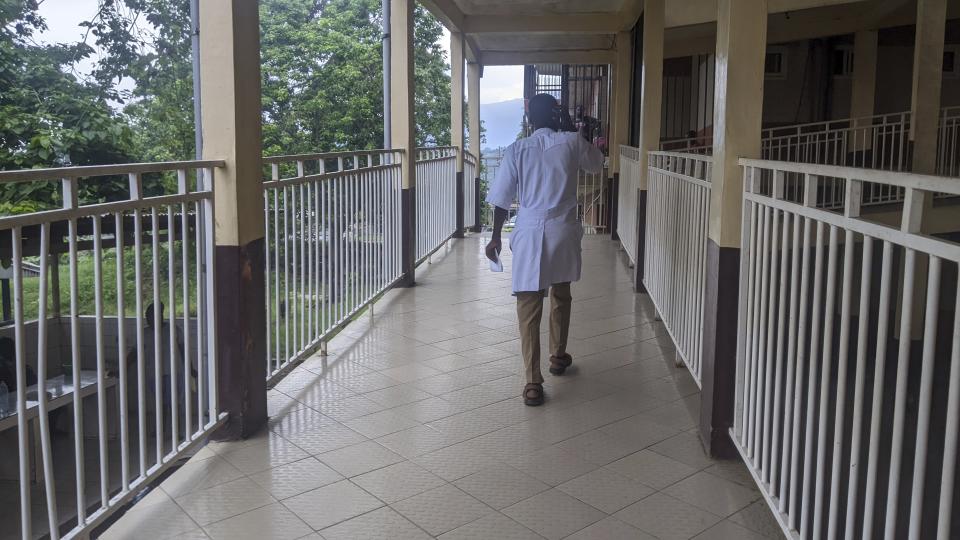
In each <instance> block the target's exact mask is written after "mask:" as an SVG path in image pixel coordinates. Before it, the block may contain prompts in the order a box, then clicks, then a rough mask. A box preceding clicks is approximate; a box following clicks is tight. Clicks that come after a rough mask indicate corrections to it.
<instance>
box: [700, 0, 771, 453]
mask: <svg viewBox="0 0 960 540" xmlns="http://www.w3.org/2000/svg"><path fill="white" fill-rule="evenodd" d="M766 45H767V2H766V0H758V1H755V2H743V1H741V0H719V2H718V4H717V49H716V51H717V52H716V89H715V93H714V95H715V103H714V116H713V128H714V129H713V134H714V137H713V175H712V179H711V184H712V188H711V192H710V226H709V234H708V239H707V280H706V292H705V299H704V300H705V302H704V315H703V365H702V372H701V383H702V384H701V387H702V393H701V395H700V435H701V437H702V439H703V441H704V443H705V444H706V446H707V448H708V450H709V452H710V454H711V455H713V456H732V455H734V454H735V449H734V448H733V445H732V443H731V441H730V436H729V429H730V427H731V426H732V425H733V409H734V395H735V384H736V369H737V361H736V356H737V335H738V330H737V322H738V311H737V300H738V289H739V287H738V285H739V269H740V233H741V220H742V219H743V214H742V202H743V173H742V171H741V169H740V165H739V164H738V160H739V158H741V157H747V158H759V157H760V128H761V120H762V115H763V107H762V106H761V104H762V103H763V71H764V70H763V65H764V57H765V53H766Z"/></svg>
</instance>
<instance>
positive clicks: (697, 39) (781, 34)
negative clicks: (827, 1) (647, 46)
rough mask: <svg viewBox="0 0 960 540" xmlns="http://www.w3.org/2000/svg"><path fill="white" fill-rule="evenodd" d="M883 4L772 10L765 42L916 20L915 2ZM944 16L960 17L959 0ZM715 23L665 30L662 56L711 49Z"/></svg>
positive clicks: (872, 27)
mask: <svg viewBox="0 0 960 540" xmlns="http://www.w3.org/2000/svg"><path fill="white" fill-rule="evenodd" d="M885 4H886V7H888V9H884V10H875V11H871V12H869V13H864V11H863V9H862V6H857V5H845V6H837V7H835V8H833V9H828V10H809V11H796V12H791V13H790V16H789V18H788V17H787V15H786V14H784V13H778V14H771V15H770V17H769V19H768V23H767V43H770V44H776V43H788V42H791V41H799V40H803V39H815V38H824V37H830V36H842V35H845V34H852V33H854V32H857V31H858V30H876V29H881V28H892V27H896V26H908V25H912V24H916V5H915V4H913V3H912V2H906V3H902V2H900V3H897V2H887V3H885ZM891 4H893V5H891ZM875 7H877V6H875ZM818 11H819V13H817V12H818ZM947 18H948V19H955V18H960V2H955V3H953V4H950V5H948V7H947ZM716 27H717V25H716V23H705V24H698V25H694V26H684V27H679V28H672V29H669V30H667V31H666V35H665V38H664V51H663V53H664V54H663V55H664V58H679V57H684V56H690V55H694V54H708V53H712V52H713V51H714V48H715V46H716V39H717V38H716V32H717V28H716Z"/></svg>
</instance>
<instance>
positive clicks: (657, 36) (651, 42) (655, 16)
mask: <svg viewBox="0 0 960 540" xmlns="http://www.w3.org/2000/svg"><path fill="white" fill-rule="evenodd" d="M663 9H664V0H646V1H645V2H644V4H643V52H642V55H643V60H642V63H641V66H640V70H641V73H640V92H641V94H640V123H639V127H638V129H639V132H640V133H639V135H640V138H639V149H640V163H641V167H640V192H639V193H638V197H637V221H638V225H637V227H638V233H637V244H638V245H637V264H636V265H635V267H634V270H635V272H636V275H635V276H634V281H633V283H634V288H636V290H638V291H646V289H645V288H644V286H643V267H644V262H643V261H644V257H645V256H646V255H645V245H644V244H645V241H646V224H647V167H646V163H647V152H651V151H656V150H659V148H660V108H661V106H662V103H663Z"/></svg>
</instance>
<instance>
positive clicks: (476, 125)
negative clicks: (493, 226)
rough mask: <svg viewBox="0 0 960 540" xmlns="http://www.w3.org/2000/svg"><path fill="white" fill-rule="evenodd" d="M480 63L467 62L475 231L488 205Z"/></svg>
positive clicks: (478, 228)
mask: <svg viewBox="0 0 960 540" xmlns="http://www.w3.org/2000/svg"><path fill="white" fill-rule="evenodd" d="M480 69H481V66H480V64H478V63H476V62H467V117H468V119H469V122H470V125H469V132H470V145H469V147H470V152H471V153H472V154H473V157H475V158H476V159H477V169H476V170H477V178H474V180H473V188H474V195H476V198H475V201H476V207H475V208H474V210H476V216H477V222H476V223H474V224H473V232H480V223H481V212H480V209H481V208H482V207H483V206H484V205H486V202H485V201H482V200H480V178H479V175H480V163H481V161H480V148H481V142H480Z"/></svg>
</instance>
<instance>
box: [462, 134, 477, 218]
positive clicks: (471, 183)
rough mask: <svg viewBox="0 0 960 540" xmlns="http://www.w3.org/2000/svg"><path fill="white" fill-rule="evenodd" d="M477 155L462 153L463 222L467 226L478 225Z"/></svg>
mask: <svg viewBox="0 0 960 540" xmlns="http://www.w3.org/2000/svg"><path fill="white" fill-rule="evenodd" d="M479 173H480V171H479V170H477V157H476V156H474V155H473V154H471V153H470V152H464V153H463V222H464V223H465V224H466V225H467V226H473V225H478V224H479V223H480V222H479V221H478V220H477V218H478V216H477V197H478V195H479V194H478V193H477V192H478V189H477V186H476V183H477V178H478V177H479V176H480V174H479Z"/></svg>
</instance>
